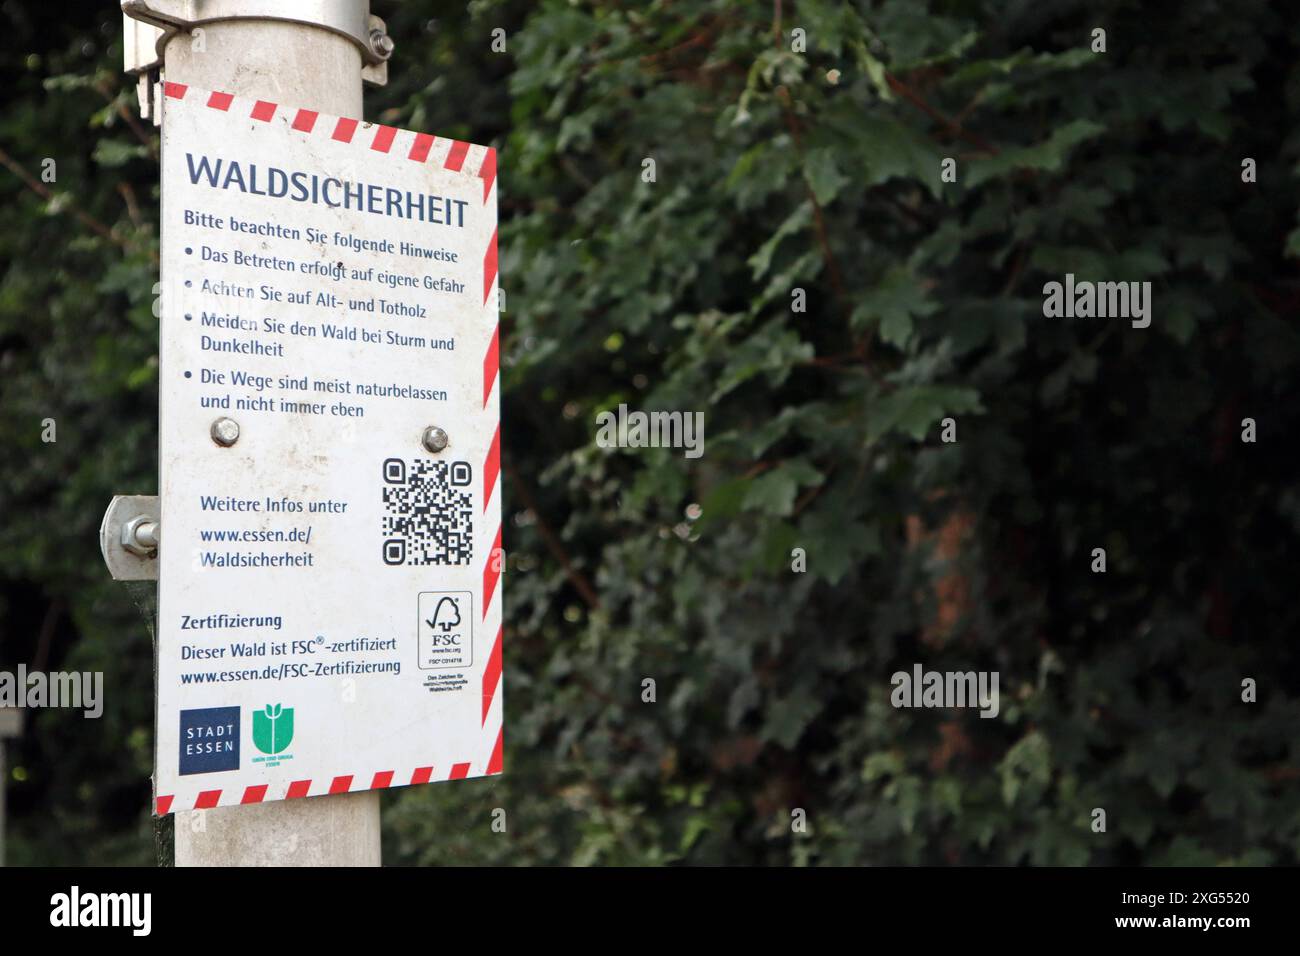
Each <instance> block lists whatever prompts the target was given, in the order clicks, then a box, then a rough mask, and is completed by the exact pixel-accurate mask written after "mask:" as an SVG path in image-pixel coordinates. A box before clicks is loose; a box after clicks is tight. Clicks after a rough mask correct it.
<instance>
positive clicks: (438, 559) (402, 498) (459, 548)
mask: <svg viewBox="0 0 1300 956" xmlns="http://www.w3.org/2000/svg"><path fill="white" fill-rule="evenodd" d="M471 477H472V472H471V469H470V466H469V462H467V461H452V462H446V461H429V460H428V459H419V458H417V459H415V460H414V461H406V460H404V459H401V458H389V459H387V460H386V461H385V462H384V528H383V538H384V563H385V564H469V563H470V561H471V560H472V559H473V541H474V522H473V515H474V507H473V504H472V502H471V500H470V499H471V495H470V478H471Z"/></svg>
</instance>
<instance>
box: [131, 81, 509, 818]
mask: <svg viewBox="0 0 1300 956" xmlns="http://www.w3.org/2000/svg"><path fill="white" fill-rule="evenodd" d="M189 91H190V87H188V86H186V85H185V84H183V83H164V84H163V94H164V96H166V97H167V98H168V99H175V100H183V99H185V96H186V94H187V93H188V92H189ZM204 105H205V106H207V107H208V108H209V109H214V110H220V111H222V112H226V113H228V112H230V111H231V110H232V109H235V108H237V107H238V108H240V109H244V108H247V110H248V116H249V118H250V119H254V120H258V121H260V122H263V123H269V122H271V120H272V119H273V118H274V117H275V116H276V114H277V113H278V112H279V111H280V109H281V107H280V105H279V104H277V103H270V102H268V101H266V100H256V101H251V102H250V101H247V100H244V99H242V98H237V97H236V96H235V95H234V94H232V93H222V92H209V93H208V99H207V101H206V103H205V104H204ZM285 109H286V111H287V110H289V109H291V107H285ZM320 117H321V114H320V113H319V112H317V111H315V110H308V109H295V110H294V116H293V120H292V122H291V123H290V124H289V125H290V128H291V129H294V130H296V131H298V132H300V133H303V134H304V135H309V136H310V135H328V136H329V137H330V139H332V140H335V141H337V142H340V143H346V144H352V145H357V146H365V145H369V148H370V149H371V150H373V151H375V152H377V153H383V154H387V155H390V156H399V157H400V156H403V155H405V157H406V158H407V159H408V160H410V161H412V162H417V163H436V164H439V165H441V166H442V168H443V169H447V170H450V171H452V172H456V173H463V174H465V175H468V176H475V177H477V178H479V179H481V180H483V204H484V205H486V204H487V201H488V200H489V199H490V198H492V191H493V189H494V188H495V186H496V178H497V152H496V150H495V149H493V148H492V147H491V146H478V145H475V144H472V143H465V142H462V141H460V140H456V139H446V138H440V137H436V136H431V135H430V134H428V133H416V132H412V131H411V130H404V129H398V128H396V127H393V126H382V125H380V124H375V123H367V122H365V121H364V120H357V119H349V118H347V117H337V118H333V124H332V128H331V124H330V123H329V122H326V123H320V122H319V120H320ZM359 130H361V131H363V132H362V133H361V135H360V136H358V131H359ZM371 130H373V133H371V132H370V131H371ZM367 141H368V142H367ZM497 280H498V275H497V230H496V229H493V230H492V238H491V239H490V240H489V241H488V245H487V249H485V250H484V252H483V305H484V307H485V308H488V306H489V302H490V315H491V318H492V338H491V340H490V342H489V343H488V348H487V352H486V354H485V355H484V356H483V409H484V410H485V411H486V410H487V409H488V402H489V400H490V399H491V398H492V396H493V394H494V393H495V392H496V391H497V386H498V381H499V374H498V373H499V371H500V356H499V352H500V345H499V343H500V327H499V321H500V320H499V313H498V309H497V303H496V302H495V301H490V300H492V289H493V287H494V286H495V285H496V284H497ZM497 418H498V421H497V427H496V431H495V433H494V434H493V437H492V444H491V446H490V447H489V448H488V452H487V457H486V458H485V460H484V462H483V510H484V512H486V511H487V510H488V507H489V505H490V504H491V503H492V500H493V494H494V492H498V491H499V487H498V483H497V479H498V478H499V477H500V474H501V424H500V421H499V418H500V413H499V411H498V412H497ZM501 531H502V526H501V523H500V521H499V520H498V523H497V530H496V534H495V536H494V538H493V544H492V547H491V549H489V551H488V553H487V556H486V558H485V559H484V562H483V589H482V592H481V593H482V605H483V619H484V620H485V621H486V620H487V618H488V612H489V610H490V609H491V608H492V607H493V604H492V599H493V598H494V597H497V598H498V600H499V590H498V588H497V584H498V582H499V581H500V578H501V571H502V569H503V568H504V566H505V551H504V550H503V549H502V547H501ZM503 634H504V626H498V627H497V633H496V638H495V639H494V641H493V644H492V650H491V652H490V653H489V654H488V659H487V664H486V666H485V667H484V670H483V680H482V696H483V713H482V719H481V723H482V727H483V730H484V731H485V732H487V733H486V734H485V737H484V739H485V740H488V739H492V740H494V743H493V745H492V750H491V753H490V754H489V756H488V760H487V765H486V767H485V769H484V772H483V775H484V776H491V775H493V774H499V773H501V771H502V769H503V749H504V743H505V727H504V722H503V720H502V717H503V713H502V707H501V706H500V703H499V702H500V699H501V670H502V667H501V641H502V637H503ZM494 705H497V706H495V707H494ZM494 711H495V718H494V720H493V726H494V727H495V728H496V734H495V737H492V735H491V732H490V730H489V728H488V718H489V716H492V714H493V712H494ZM472 767H473V763H472V762H470V761H466V762H464V763H453V764H451V765H450V766H449V767H448V768H447V771H446V776H445V777H443V776H441V775H440V776H439V777H438V778H437V779H439V780H463V779H465V778H467V777H469V775H470V771H471V769H472ZM434 770H435V768H434V767H433V766H428V767H416V768H415V769H414V770H413V771H412V772H411V775H410V779H409V780H405V781H401V782H399V783H398V784H397V786H407V785H415V784H422V783H429V782H430V781H432V780H433V779H435V778H434ZM395 779H399V778H398V777H397V771H396V770H382V771H379V772H377V773H375V774H374V775H373V776H372V777H371V779H370V782H369V784H366V783H365V780H364V776H363V777H362V779H361V780H358V779H357V777H356V776H355V775H353V774H345V775H340V776H336V777H333V778H328V779H327V778H323V777H322V778H317V779H315V780H295V781H293V782H292V783H290V784H289V785H288V786H287V787H286V788H285V791H284V793H283V795H282V799H286V800H293V799H297V798H299V797H314V796H323V795H325V794H338V793H354V792H359V791H364V790H386V789H388V788H389V787H392V786H393V785H394V780H395ZM281 786H283V785H281ZM269 792H270V785H269V784H258V785H256V786H251V787H246V788H244V791H243V793H242V794H240V793H238V792H237V790H230V789H217V790H201V791H199V793H198V795H197V796H196V797H195V800H194V806H193V808H192V809H195V810H208V809H212V808H214V807H219V806H235V805H245V804H250V803H262V802H263V801H265V800H266V798H267V794H268V793H269ZM277 796H280V795H278V794H277ZM174 803H175V796H174V795H166V796H159V797H157V799H156V801H155V813H156V814H157V815H158V816H165V815H166V814H168V813H171V812H172V811H173V810H176V809H181V810H184V809H187V808H186V807H175V806H173V804H174Z"/></svg>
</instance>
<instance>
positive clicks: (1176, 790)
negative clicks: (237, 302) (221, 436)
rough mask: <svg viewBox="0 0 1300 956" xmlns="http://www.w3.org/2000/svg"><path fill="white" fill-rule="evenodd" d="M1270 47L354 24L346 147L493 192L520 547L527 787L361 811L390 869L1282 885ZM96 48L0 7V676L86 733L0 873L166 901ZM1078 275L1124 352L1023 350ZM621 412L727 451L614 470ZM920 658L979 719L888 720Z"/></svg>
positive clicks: (1284, 577) (1017, 26)
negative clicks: (126, 501)
mask: <svg viewBox="0 0 1300 956" xmlns="http://www.w3.org/2000/svg"><path fill="white" fill-rule="evenodd" d="M1292 6H1293V5H1291V4H1270V3H1267V2H1262V0H1232V2H1219V0H1180V2H1163V3H1150V2H1143V3H1137V2H1120V0H1105V2H1088V3H1083V2H1072V0H1053V2H1048V3H1044V2H1041V0H1032V2H1028V0H1011V2H1003V0H988V2H977V0H946V2H941V0H928V2H924V0H885V2H873V3H866V2H856V3H849V2H844V3H837V2H831V0H817V2H813V0H784V2H780V0H778V2H777V3H775V4H771V3H738V2H719V0H648V2H644V3H622V2H615V0H572V2H569V0H543V2H540V3H535V4H528V3H522V2H513V0H512V2H497V0H479V2H474V3H471V4H470V5H469V6H468V8H467V9H466V8H461V7H460V6H459V5H458V4H442V3H439V4H434V3H429V2H414V0H412V2H406V3H403V4H400V5H397V7H396V10H395V9H394V6H393V5H389V6H387V7H384V6H382V5H378V4H377V5H376V9H377V12H380V13H382V14H386V15H388V17H389V23H390V26H391V29H392V32H393V35H394V36H395V39H396V41H397V53H396V56H395V58H394V60H393V62H392V69H391V75H392V81H391V83H390V85H389V86H388V87H387V88H386V89H383V90H380V91H373V92H370V93H368V94H367V110H368V112H369V115H370V117H371V118H378V119H380V120H382V121H383V122H385V123H392V124H400V125H405V126H410V127H414V128H416V129H421V130H427V131H429V132H433V133H436V134H440V135H448V136H455V137H458V138H462V139H470V140H473V141H475V142H480V143H490V144H493V145H495V146H496V147H497V148H498V149H499V150H500V163H501V180H500V196H501V216H502V233H501V235H502V240H501V249H502V273H503V288H504V289H505V291H506V293H507V296H508V298H507V309H506V312H505V313H504V314H503V317H502V320H503V324H502V333H503V338H502V355H503V375H504V378H503V387H504V391H503V419H504V429H503V437H504V450H503V459H504V464H505V467H506V469H507V479H506V484H505V493H506V499H505V503H506V509H507V510H506V514H507V527H506V538H505V544H506V548H507V550H508V551H509V553H510V555H511V559H510V560H511V564H510V569H509V572H508V574H507V575H506V590H505V597H506V604H505V608H506V622H507V624H506V680H505V685H504V686H505V694H506V696H505V700H506V712H507V731H506V760H505V766H506V773H505V775H504V776H502V777H499V778H495V779H491V780H485V781H472V782H466V783H463V784H442V785H435V786H426V787H419V788H414V789H410V790H406V791H403V792H394V793H391V794H386V795H385V796H384V842H385V859H386V861H387V862H389V863H395V864H410V863H421V864H429V863H520V864H528V863H551V864H554V863H592V864H626V863H649V864H657V863H677V862H684V863H731V864H783V863H800V864H802V863H810V864H845V863H855V864H856V863H871V864H885V863H928V864H942V863H961V864H982V863H1001V864H1008V863H1031V864H1149V865H1159V864H1173V863H1212V864H1274V863H1295V862H1296V861H1297V857H1298V856H1300V789H1298V788H1297V785H1296V783H1297V778H1298V777H1300V752H1298V750H1297V748H1298V746H1300V734H1298V733H1297V727H1300V707H1298V706H1297V705H1298V703H1300V673H1298V672H1297V660H1298V657H1300V651H1298V650H1297V648H1300V642H1298V641H1297V633H1298V631H1297V610H1296V602H1295V600H1294V598H1295V590H1296V585H1295V583H1294V578H1295V564H1294V563H1293V562H1294V560H1295V547H1296V543H1297V541H1296V539H1297V530H1298V527H1300V497H1298V494H1297V489H1296V485H1295V476H1296V470H1295V465H1296V456H1295V455H1294V453H1293V442H1294V435H1295V434H1296V430H1297V426H1298V425H1300V421H1298V420H1297V419H1298V417H1300V394H1298V393H1297V392H1296V390H1295V388H1294V385H1295V372H1296V366H1297V359H1298V358H1300V350H1298V348H1297V345H1298V344H1300V342H1298V340H1297V335H1296V321H1297V316H1298V315H1300V284H1297V281H1296V269H1295V259H1294V258H1293V256H1294V254H1295V253H1296V252H1297V251H1298V250H1300V242H1297V241H1296V239H1295V238H1294V230H1295V228H1296V210H1297V206H1298V202H1300V189H1298V187H1297V160H1298V159H1300V155H1298V154H1300V150H1298V149H1297V147H1298V145H1300V143H1298V141H1297V133H1296V130H1297V122H1296V121H1297V117H1300V72H1298V71H1297V66H1296V64H1297V63H1300V56H1298V55H1297V54H1298V52H1300V51H1298V50H1297V42H1296V38H1297V31H1296V26H1297V23H1296V19H1297V18H1296V14H1295V11H1294V10H1293V9H1292ZM115 7H116V4H114V3H110V2H94V3H92V2H78V3H71V2H43V3H37V2H17V0H4V2H0V12H2V13H3V17H2V18H0V22H2V23H3V25H4V29H5V35H4V37H3V39H2V40H0V98H2V102H3V106H2V107H0V149H2V150H3V152H2V153H0V164H2V168H0V208H2V210H3V211H2V212H0V409H2V410H3V413H2V414H0V449H3V451H2V452H0V667H4V668H9V669H12V668H14V667H15V666H16V665H17V664H18V663H19V662H25V663H27V664H28V665H29V666H33V667H43V668H46V669H71V670H102V671H103V672H104V673H105V685H106V694H107V709H106V711H105V714H104V717H103V719H101V720H99V721H85V720H82V719H81V718H80V717H79V715H77V714H75V713H72V712H68V711H46V712H40V713H36V714H34V715H32V719H31V720H30V721H29V726H28V729H27V732H26V734H25V735H24V737H23V738H22V739H21V740H20V741H18V742H17V743H16V745H14V746H12V747H11V752H10V756H11V762H10V777H9V779H8V780H7V781H6V785H7V787H8V793H9V800H10V811H11V812H10V817H11V818H10V837H11V840H10V858H11V862H13V863H17V864H53V863H82V862H91V863H143V864H147V863H150V862H152V861H153V859H154V837H153V830H152V827H151V825H150V818H149V815H148V809H149V782H148V777H149V773H150V763H151V737H152V676H151V674H152V657H151V655H152V650H151V636H150V625H149V623H148V621H147V612H148V610H149V607H150V605H151V597H150V592H149V588H148V587H147V586H137V587H135V588H132V587H128V586H124V585H116V584H113V583H111V582H110V581H109V580H108V576H107V573H106V572H105V570H104V568H103V565H102V563H101V560H100V556H99V553H98V547H97V542H96V531H97V528H98V524H99V520H100V516H101V514H102V512H103V509H104V506H105V505H106V503H107V502H108V499H109V497H110V496H111V495H112V494H114V493H124V492H146V493H147V492H152V491H155V490H156V487H157V485H156V477H155V476H156V453H157V448H156V431H155V420H156V415H157V407H156V404H157V402H156V385H157V376H156V369H157V357H156V344H157V320H156V318H155V317H154V314H153V308H152V306H153V300H154V283H155V282H156V281H157V276H156V272H157V267H156V265H155V261H154V258H155V256H156V252H157V222H158V189H157V178H158V165H157V161H156V152H157V138H156V135H155V133H154V131H153V130H152V129H146V128H143V127H140V126H139V125H138V122H137V121H136V120H135V119H134V113H133V110H134V90H133V88H132V86H131V84H130V82H129V81H128V79H127V78H126V77H125V76H123V75H122V73H121V70H120V65H121V38H120V32H121V27H120V20H119V17H118V15H117V13H116V9H115ZM496 27H503V28H504V29H505V30H506V34H507V43H508V50H507V52H506V53H504V54H502V53H494V52H492V50H491V46H490V44H491V31H492V30H493V29H494V28H496ZM1095 27H1102V28H1105V29H1106V30H1107V46H1108V49H1107V52H1105V53H1093V52H1092V51H1091V50H1090V48H1089V45H1090V42H1091V31H1092V30H1093V28H1095ZM795 28H799V29H802V30H804V31H806V35H807V52H806V53H803V54H800V53H795V52H792V51H791V43H790V36H791V34H790V31H791V30H793V29H795ZM304 105H311V104H304ZM45 157H52V158H54V159H55V160H56V161H57V164H58V166H57V169H58V180H57V183H55V184H53V185H51V186H50V187H49V189H50V195H48V196H47V195H40V194H38V192H37V191H36V190H35V189H33V188H31V186H30V184H29V183H27V182H25V181H24V180H25V177H37V178H38V177H39V173H40V169H41V161H42V159H43V158H45ZM647 157H649V158H653V159H654V160H655V162H656V167H657V182H655V183H653V184H651V183H645V182H642V180H641V171H642V161H643V160H644V159H645V158H647ZM944 157H954V158H956V159H957V161H958V170H959V181H958V183H956V184H945V183H942V182H941V181H940V178H939V172H940V163H941V160H942V159H943V158H944ZM1245 157H1253V158H1254V159H1255V160H1256V161H1257V163H1258V182H1256V183H1253V184H1246V183H1243V182H1242V178H1241V162H1242V159H1243V158H1245ZM1066 272H1073V273H1075V274H1076V275H1077V276H1078V277H1080V278H1085V279H1087V278H1090V279H1106V280H1135V281H1136V280H1147V281H1150V282H1151V283H1152V285H1153V289H1154V321H1153V323H1152V326H1151V327H1150V328H1149V329H1146V330H1137V329H1132V328H1130V327H1129V325H1128V323H1127V322H1126V321H1124V320H1118V319H1116V320H1103V319H1045V318H1044V317H1043V316H1042V313H1041V307H1042V286H1043V283H1044V282H1046V281H1049V280H1051V279H1058V280H1059V279H1061V278H1062V277H1063V275H1064V273H1066ZM796 288H800V289H803V290H805V293H806V296H807V304H808V305H807V311H806V312H797V311H794V310H792V301H793V300H792V290H794V289H796ZM619 402H627V403H628V404H629V405H630V406H632V407H633V408H649V409H655V408H659V409H682V410H700V411H704V412H705V414H706V432H705V438H706V446H705V448H706V450H705V454H704V457H703V458H702V459H700V460H698V461H687V460H685V459H684V458H683V457H682V456H681V454H680V452H673V451H664V450H661V451H656V450H642V451H635V450H623V451H607V450H603V449H599V448H596V447H595V445H594V440H593V439H594V433H595V427H594V417H595V415H596V413H597V412H599V411H601V410H603V409H607V408H610V407H613V406H616V405H617V404H618V403H619ZM945 416H952V417H953V418H955V419H956V421H957V428H958V438H959V440H958V442H956V443H955V444H944V443H942V442H940V441H939V429H940V425H939V423H940V420H941V419H942V418H944V417H945ZM47 417H49V418H55V419H56V420H57V422H58V442H57V444H43V443H42V442H41V440H40V434H41V420H42V419H44V418H47ZM1245 417H1251V418H1254V419H1256V421H1257V422H1258V433H1259V440H1258V442H1257V443H1255V444H1246V443H1243V442H1242V441H1241V440H1240V433H1241V420H1242V419H1243V418H1245ZM693 505H694V506H698V508H695V507H692V506H693ZM1095 547H1104V548H1105V549H1106V551H1107V555H1108V570H1107V573H1105V574H1094V573H1092V572H1091V571H1090V564H1091V551H1092V549H1093V548H1095ZM795 548H802V549H804V551H805V552H806V555H807V572H806V573H803V574H798V573H793V572H792V570H791V552H792V550H793V549H795ZM360 586H364V582H362V583H361V585H360ZM916 662H920V663H923V664H924V665H925V666H926V667H928V668H932V669H941V670H966V669H988V670H996V671H998V672H1000V674H1001V690H1002V711H1001V714H1000V716H999V717H998V719H996V720H981V719H980V718H979V717H978V716H977V714H976V712H975V711H953V710H949V711H944V710H928V711H926V710H895V709H893V708H892V707H891V706H890V704H889V692H890V689H891V688H890V684H889V677H890V675H891V673H893V672H894V671H895V670H898V669H910V667H911V665H912V664H913V663H916ZM646 677H652V678H654V679H655V680H656V682H657V688H658V701H657V703H653V704H647V703H643V702H642V700H641V682H642V680H643V679H644V678H646ZM1246 677H1251V678H1254V679H1255V680H1257V681H1258V683H1259V699H1258V702H1257V703H1254V704H1248V703H1243V702H1242V700H1241V681H1242V679H1243V678H1246ZM496 807H502V808H505V809H506V810H507V814H508V822H509V830H508V832H507V833H506V834H495V833H493V832H492V831H491V822H492V810H493V808H496ZM1095 807H1101V808H1104V809H1105V810H1106V811H1107V815H1108V829H1107V832H1106V833H1104V834H1103V833H1093V832H1092V831H1091V829H1090V827H1089V823H1090V820H1091V817H1090V814H1091V811H1092V809H1093V808H1095ZM796 808H801V809H803V810H805V811H806V813H807V818H808V824H809V826H808V832H807V833H805V834H796V833H792V830H791V825H790V824H791V812H792V810H795V809H796Z"/></svg>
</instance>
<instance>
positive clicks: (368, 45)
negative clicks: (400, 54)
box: [121, 0, 393, 119]
mask: <svg viewBox="0 0 1300 956" xmlns="http://www.w3.org/2000/svg"><path fill="white" fill-rule="evenodd" d="M121 4H122V33H123V36H124V37H125V43H124V44H123V69H124V71H125V72H127V73H129V74H131V75H132V76H135V77H137V78H138V80H139V84H138V91H137V92H138V96H139V100H140V115H141V117H143V118H144V119H151V118H154V103H153V86H154V85H155V84H156V83H157V81H158V74H159V71H160V70H161V69H162V66H163V50H164V48H165V47H166V46H167V43H168V42H169V41H170V40H171V39H172V37H174V36H176V35H177V34H179V33H191V32H193V31H194V30H195V29H197V28H199V27H202V26H204V25H205V24H208V23H219V22H221V21H223V20H276V21H279V22H281V23H297V24H302V25H305V26H313V27H318V28H320V29H322V30H329V31H330V32H331V33H337V34H338V35H339V36H342V37H345V38H346V39H348V40H351V41H352V43H353V45H354V46H355V47H356V48H357V49H358V50H359V51H360V53H361V79H362V80H363V81H365V82H366V83H369V84H370V85H371V86H384V85H386V84H387V83H388V60H389V58H390V57H391V56H392V55H393V38H392V37H391V36H389V35H388V27H387V25H386V24H385V23H384V21H383V19H381V18H380V17H377V16H374V15H373V14H371V13H370V12H369V6H370V5H369V3H366V2H363V0H293V2H292V3H285V2H284V0H121Z"/></svg>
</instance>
